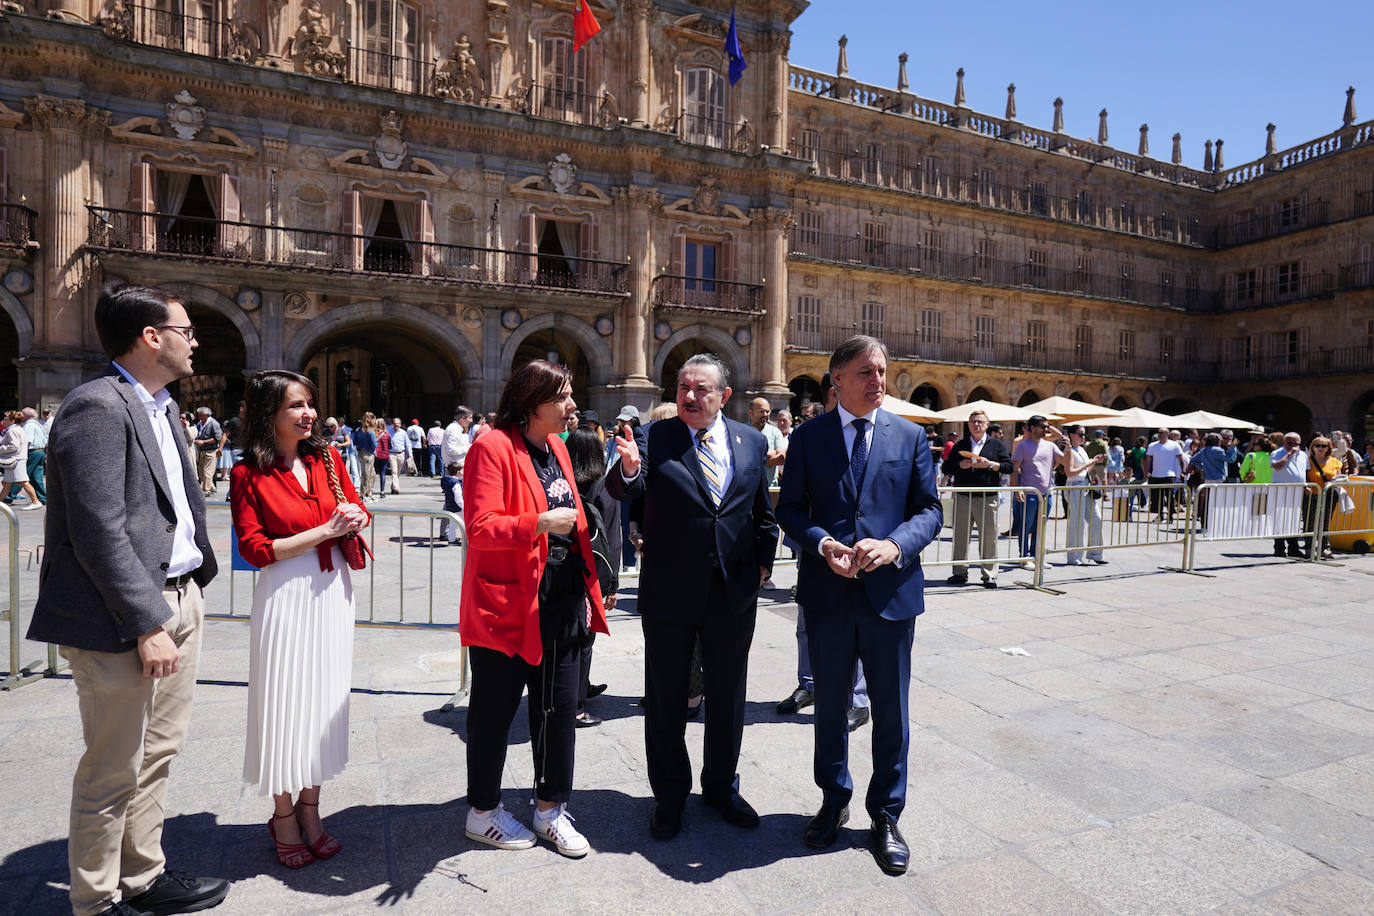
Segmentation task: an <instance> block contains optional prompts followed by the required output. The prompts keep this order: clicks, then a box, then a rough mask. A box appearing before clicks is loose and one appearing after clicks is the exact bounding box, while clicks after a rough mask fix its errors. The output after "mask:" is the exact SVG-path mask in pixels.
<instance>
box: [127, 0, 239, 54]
mask: <svg viewBox="0 0 1374 916" xmlns="http://www.w3.org/2000/svg"><path fill="white" fill-rule="evenodd" d="M177 5H178V6H180V4H177ZM104 23H105V28H106V31H109V32H111V34H115V35H118V36H119V37H124V38H128V39H129V40H130V41H136V42H138V43H139V44H145V45H152V46H154V47H158V48H168V49H170V50H173V51H184V52H186V53H187V54H199V55H202V56H204V57H223V58H228V59H231V60H248V59H250V58H251V57H252V53H253V51H252V49H251V48H250V47H248V44H247V41H246V35H245V34H244V33H243V32H241V31H240V30H239V29H236V28H235V26H234V23H233V22H231V21H229V20H227V19H215V18H211V17H206V16H195V15H190V14H188V13H186V12H183V11H179V10H176V9H163V8H160V7H156V6H146V5H142V4H126V5H125V6H124V8H123V10H119V9H116V10H114V11H112V12H111V13H110V14H107V16H106V17H105V19H104Z"/></svg>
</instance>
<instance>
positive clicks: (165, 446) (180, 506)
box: [113, 363, 205, 579]
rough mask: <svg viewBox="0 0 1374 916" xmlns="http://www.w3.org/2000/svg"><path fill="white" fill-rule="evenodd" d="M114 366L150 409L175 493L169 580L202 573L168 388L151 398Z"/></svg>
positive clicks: (149, 417)
mask: <svg viewBox="0 0 1374 916" xmlns="http://www.w3.org/2000/svg"><path fill="white" fill-rule="evenodd" d="M113 365H114V367H115V368H116V369H118V370H119V374H120V375H122V376H124V378H126V379H128V381H129V384H130V385H132V386H133V389H134V394H136V395H138V399H139V400H140V401H141V402H142V403H143V406H144V408H146V409H147V411H148V422H149V423H151V424H152V426H153V437H154V438H155V439H157V448H158V452H159V454H161V455H162V467H163V469H164V470H166V472H167V486H168V489H170V490H171V497H172V508H173V509H174V510H175V511H176V516H177V530H176V534H175V535H174V536H173V537H172V559H171V560H170V561H169V562H168V563H167V578H169V579H171V578H174V577H176V576H183V575H185V574H186V573H188V572H191V571H192V570H194V569H199V568H200V564H202V563H204V562H205V557H204V555H202V554H201V552H200V548H199V547H197V546H196V520H195V517H194V516H192V515H191V501H190V500H189V499H188V498H187V496H186V477H185V476H184V475H183V474H182V470H181V456H182V451H181V448H180V447H179V446H178V445H177V440H178V438H179V436H180V430H173V429H172V422H171V418H170V417H168V416H167V407H168V405H170V404H171V403H172V396H171V395H170V394H168V393H167V389H166V388H159V389H158V390H157V394H149V393H148V389H146V388H144V387H143V385H141V384H140V383H139V381H138V379H136V378H134V377H133V376H132V375H130V374H129V373H128V371H127V370H126V369H125V368H124V367H123V366H121V365H120V364H119V363H113Z"/></svg>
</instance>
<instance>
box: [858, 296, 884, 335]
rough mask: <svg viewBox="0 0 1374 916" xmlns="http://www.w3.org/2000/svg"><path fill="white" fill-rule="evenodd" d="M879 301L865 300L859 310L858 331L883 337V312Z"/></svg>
mask: <svg viewBox="0 0 1374 916" xmlns="http://www.w3.org/2000/svg"><path fill="white" fill-rule="evenodd" d="M884 311H885V309H884V307H883V304H882V303H881V302H865V303H864V304H863V306H862V307H861V309H860V312H859V333H861V334H867V335H868V336H869V337H876V338H878V339H879V340H882V339H883V313H884Z"/></svg>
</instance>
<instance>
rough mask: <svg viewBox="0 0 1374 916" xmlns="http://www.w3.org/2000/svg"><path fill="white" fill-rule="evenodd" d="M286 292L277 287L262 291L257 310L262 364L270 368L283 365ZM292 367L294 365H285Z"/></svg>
mask: <svg viewBox="0 0 1374 916" xmlns="http://www.w3.org/2000/svg"><path fill="white" fill-rule="evenodd" d="M285 296H286V294H285V293H283V292H282V291H281V290H278V289H265V290H263V291H262V310H261V311H259V312H258V336H259V337H260V339H261V340H262V365H263V367H264V368H272V367H276V366H281V365H285V363H284V359H285V356H284V353H285V341H286V310H285V305H284V300H285ZM287 368H288V369H294V368H295V367H294V366H287Z"/></svg>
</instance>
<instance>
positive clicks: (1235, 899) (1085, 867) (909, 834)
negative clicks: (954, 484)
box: [0, 482, 1374, 916]
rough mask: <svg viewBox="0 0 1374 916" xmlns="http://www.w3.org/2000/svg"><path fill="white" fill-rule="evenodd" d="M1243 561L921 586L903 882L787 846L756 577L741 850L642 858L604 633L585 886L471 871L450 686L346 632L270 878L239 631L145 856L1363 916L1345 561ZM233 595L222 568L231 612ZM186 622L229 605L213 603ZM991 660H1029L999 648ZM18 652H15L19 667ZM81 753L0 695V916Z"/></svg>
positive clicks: (416, 585)
mask: <svg viewBox="0 0 1374 916" xmlns="http://www.w3.org/2000/svg"><path fill="white" fill-rule="evenodd" d="M407 483H408V484H409V487H408V489H410V490H414V491H417V492H416V493H415V494H414V495H411V494H409V493H408V494H407V495H405V496H402V497H399V498H397V497H392V498H389V499H388V500H387V501H386V502H385V503H382V504H381V505H383V506H387V507H391V506H399V505H410V506H423V507H425V508H430V507H433V506H437V505H438V500H437V487H436V486H435V485H432V484H428V483H425V484H419V485H416V484H415V483H414V482H407ZM34 514H37V513H34ZM220 517H221V518H223V516H220ZM35 524H36V523H35V522H32V521H30V520H29V518H25V520H24V526H25V527H24V531H23V533H22V534H21V544H31V543H33V542H34V541H35V540H37V539H38V535H37V533H36V532H37V529H36V527H35ZM423 527H425V526H422V525H420V524H415V525H414V528H413V529H412V527H410V526H408V527H407V529H406V538H407V543H406V544H405V545H404V546H400V547H399V548H397V547H396V546H395V544H394V542H393V543H392V544H384V545H382V546H383V547H384V549H380V550H378V557H379V560H382V561H383V563H382V565H381V566H379V572H378V574H377V579H376V584H375V586H374V587H375V588H376V589H377V611H378V616H379V617H382V616H385V613H384V612H385V611H386V610H387V608H388V607H389V605H388V604H387V601H388V596H394V595H395V594H397V593H398V592H399V591H400V588H401V586H400V583H399V582H395V581H393V578H392V577H393V576H394V572H391V571H390V567H391V558H392V557H394V556H395V555H396V552H395V551H396V550H397V549H399V550H400V551H401V552H402V553H405V554H406V555H407V561H406V562H407V566H406V582H405V589H406V592H407V595H408V600H411V601H412V602H413V605H415V606H419V607H420V608H421V609H422V611H423V610H424V609H425V602H424V599H423V595H422V592H423V590H424V584H425V578H424V576H425V572H426V570H427V563H428V555H429V553H430V549H429V547H428V546H426V544H425V543H421V542H420V541H419V540H418V539H415V538H414V537H413V535H418V534H420V533H421V529H422V528H423ZM383 540H384V541H390V540H391V539H390V538H386V537H384V538H383ZM225 543H227V541H226V542H225ZM225 543H222V544H221V546H225ZM1268 553H1269V545H1268V544H1267V543H1264V542H1246V543H1239V544H1227V545H1219V546H1217V547H1203V548H1200V549H1199V552H1198V558H1197V560H1198V562H1197V565H1198V569H1199V570H1200V571H1203V572H1206V573H1208V574H1209V577H1202V576H1189V575H1184V574H1180V573H1175V572H1166V571H1161V570H1159V569H1158V567H1159V566H1161V565H1169V564H1175V565H1176V564H1177V563H1178V560H1179V554H1180V550H1179V549H1178V548H1159V549H1141V550H1133V551H1115V552H1111V553H1109V554H1108V556H1109V558H1110V560H1111V564H1110V565H1108V566H1105V567H1101V568H1099V569H1094V570H1093V571H1091V572H1085V573H1079V572H1078V571H1076V570H1074V571H1071V570H1067V569H1064V568H1061V567H1055V568H1054V569H1052V570H1051V571H1050V573H1049V575H1048V576H1047V584H1050V585H1053V586H1054V587H1055V588H1057V589H1062V590H1063V592H1064V594H1063V595H1059V596H1055V595H1050V594H1045V593H1040V592H1033V591H1029V590H1026V589H1022V588H1015V587H1011V586H1012V583H1013V582H1015V581H1016V580H1018V579H1026V578H1028V575H1027V574H1026V573H1024V572H1018V571H1014V570H1007V571H1006V573H1005V574H1004V576H1003V580H1002V581H1003V585H1004V587H1003V588H1001V589H999V590H997V591H996V592H990V591H985V590H983V589H981V588H977V587H965V588H962V589H955V588H950V587H947V586H945V585H944V584H943V579H944V576H945V575H946V574H947V571H945V570H939V571H935V572H933V573H932V574H931V579H932V580H933V581H934V582H936V583H938V584H936V585H932V587H931V588H930V589H929V590H928V592H927V608H928V610H927V612H926V614H925V615H924V616H923V617H921V618H920V619H919V620H918V621H917V629H916V644H917V647H916V655H917V657H916V659H915V661H914V665H913V675H914V677H913V683H912V686H911V720H912V742H911V782H910V796H909V802H908V805H907V811H906V814H905V815H904V817H903V818H902V822H901V826H902V829H903V832H904V833H905V835H906V838H907V840H908V842H909V843H910V845H911V853H912V856H911V863H912V864H911V872H910V873H909V874H908V875H907V876H905V877H903V878H888V877H885V876H883V875H882V874H881V873H880V872H879V871H878V868H877V866H876V865H875V864H874V861H873V858H872V856H871V855H870V854H869V853H868V852H867V850H866V849H865V841H866V831H867V827H868V819H867V816H866V815H865V814H864V813H863V812H862V811H861V810H859V808H858V807H856V808H855V812H854V818H853V820H852V821H851V823H850V825H849V829H848V830H847V832H846V833H845V835H844V837H843V839H842V840H841V842H840V843H839V844H837V846H836V847H835V848H833V849H831V850H828V851H825V852H815V851H812V850H809V849H807V848H806V847H805V846H804V845H803V844H802V842H801V831H802V828H803V826H804V825H805V823H806V820H807V818H808V817H809V815H810V814H811V813H813V812H814V811H815V809H816V807H817V805H818V804H819V801H820V799H819V794H818V791H817V790H816V789H815V788H814V786H813V784H812V781H811V766H810V754H811V728H810V721H811V719H810V710H806V711H804V712H803V713H802V714H800V715H798V716H796V717H793V718H790V719H782V718H780V717H778V716H777V715H776V714H775V712H774V709H773V706H774V704H775V703H776V702H777V701H778V700H779V699H781V698H783V697H784V696H786V695H787V694H788V692H789V691H790V690H791V689H792V687H793V686H794V684H795V654H796V652H795V643H794V639H793V626H794V621H795V618H796V607H795V605H793V604H790V603H788V601H787V598H788V592H787V589H786V587H787V586H789V585H791V584H792V581H793V573H792V570H791V569H790V568H783V567H780V568H779V572H778V574H777V575H775V580H776V581H777V584H778V585H779V586H780V588H779V590H777V591H773V592H770V593H769V594H768V597H767V600H765V601H763V602H762V603H761V606H760V610H759V618H758V628H757V635H756V636H755V639H754V649H753V656H752V661H751V670H750V680H749V707H748V712H747V717H748V722H749V725H748V726H747V727H746V729H745V733H744V754H743V759H742V761H741V767H740V769H741V773H740V777H741V789H742V792H743V794H744V796H745V797H746V798H747V799H748V800H749V801H750V802H752V803H753V805H754V806H755V807H756V808H758V810H759V813H760V814H761V815H762V821H763V822H762V825H761V826H760V828H759V829H758V830H756V831H741V830H738V829H736V828H733V827H730V826H728V825H726V824H725V823H724V822H723V821H722V820H721V819H720V818H719V817H718V816H717V815H716V814H715V813H714V812H712V811H710V810H708V809H706V808H704V807H703V806H701V805H700V804H699V803H697V802H695V801H693V802H691V803H689V805H688V809H687V815H686V828H685V829H684V831H683V833H682V834H681V835H680V836H679V837H678V838H677V839H676V840H674V841H671V842H668V843H659V842H656V841H654V840H652V839H650V837H649V833H648V825H647V822H648V815H649V808H650V800H649V789H648V783H647V780H646V777H645V772H644V748H643V728H642V723H641V721H640V713H639V709H638V708H637V706H636V705H635V703H636V700H637V697H638V696H639V694H640V692H641V689H642V665H641V648H642V646H641V639H640V635H639V627H638V622H637V620H636V619H635V617H634V615H633V614H632V613H630V612H629V611H628V609H622V610H619V611H617V612H616V613H615V614H613V615H612V621H611V630H612V633H611V635H610V637H608V638H607V637H603V638H601V639H599V640H598V642H597V648H596V653H597V654H596V661H595V663H594V665H593V680H594V681H606V682H608V683H609V684H610V689H609V690H608V691H607V693H606V695H604V696H602V697H601V698H599V699H596V700H593V701H592V704H591V705H592V708H593V710H594V711H595V712H596V713H597V714H598V715H600V716H603V717H604V718H605V719H606V721H605V724H604V725H602V726H601V727H599V728H595V729H588V730H583V731H580V732H579V733H578V751H579V755H578V775H577V780H576V785H577V789H576V791H575V793H574V797H573V802H572V805H571V806H570V810H571V811H572V813H573V814H574V815H575V816H576V817H577V824H578V827H579V828H580V829H581V830H582V831H583V832H584V833H585V834H586V836H587V837H588V839H589V840H590V841H591V844H592V847H593V852H592V854H591V855H590V856H589V857H588V858H586V859H585V860H582V861H569V860H565V859H562V858H560V857H559V856H558V855H557V854H555V853H553V852H552V851H550V849H549V848H547V847H546V846H541V847H539V848H536V849H533V850H529V851H524V852H501V851H497V850H493V849H487V848H477V847H475V845H474V844H473V843H471V842H469V841H468V840H466V839H465V838H464V837H463V818H464V816H465V814H466V811H467V806H466V804H465V803H464V801H463V793H464V776H463V773H464V764H463V739H462V736H463V734H464V713H463V711H462V709H461V707H460V708H459V709H458V710H457V711H455V712H452V713H443V712H439V711H438V710H439V707H440V706H441V705H442V704H443V703H444V702H445V700H446V699H447V698H448V697H449V695H450V694H451V693H452V692H453V691H454V689H455V687H456V686H457V679H458V658H459V653H458V643H457V638H456V636H455V635H453V634H452V633H451V632H448V631H421V632H417V631H402V630H396V629H360V630H359V631H358V634H357V657H356V662H355V667H354V672H355V673H354V693H353V703H352V745H351V747H352V761H351V763H350V765H349V767H348V769H347V771H346V772H345V773H344V774H343V776H342V777H340V778H339V779H338V780H336V781H335V782H333V783H330V784H329V785H328V786H327V787H326V788H325V791H324V808H325V811H326V812H327V814H326V825H327V826H328V827H329V829H330V830H331V831H332V832H333V833H334V834H335V835H336V836H337V837H338V838H339V839H340V841H341V842H342V843H343V845H344V852H343V854H342V855H340V856H339V857H338V858H335V859H333V860H330V861H328V862H318V863H316V864H314V865H311V866H309V867H308V868H306V869H304V870H302V871H299V872H289V871H287V870H286V869H284V868H282V867H281V866H279V865H278V864H277V863H276V861H275V859H274V858H273V856H272V852H271V845H270V841H269V839H268V835H267V830H266V827H265V823H266V820H267V816H268V813H269V808H270V803H269V802H267V801H266V800H263V799H260V798H257V797H255V796H254V795H252V794H250V793H249V792H248V791H247V790H246V789H245V787H244V786H243V785H242V783H241V782H240V780H239V771H240V766H241V759H242V752H243V730H244V724H243V723H244V718H245V699H246V690H245V686H244V678H245V675H246V672H247V646H248V627H247V626H246V625H244V624H243V623H237V622H215V623H212V624H210V625H209V629H208V631H207V635H206V648H205V652H204V655H203V657H202V661H201V668H200V676H199V680H200V685H199V687H198V693H197V702H196V712H195V718H194V720H193V723H192V730H191V738H190V741H189V744H188V745H187V748H186V751H185V753H184V754H183V755H182V756H181V758H180V759H179V760H178V762H177V763H176V764H175V766H174V770H173V776H172V781H171V792H170V797H169V799H168V803H169V810H168V811H167V830H166V845H167V848H168V850H169V852H170V854H171V860H172V864H173V865H174V867H180V868H184V869H187V870H191V871H198V872H203V873H206V874H217V875H223V876H225V877H228V878H229V879H231V880H232V881H233V882H234V886H233V889H232V891H231V893H230V896H229V898H228V900H227V901H226V902H225V903H224V905H222V906H221V907H220V908H219V909H217V910H216V911H215V912H216V913H217V914H218V913H223V914H226V916H228V914H252V916H259V914H264V913H268V914H276V913H299V914H306V913H368V912H375V911H378V910H382V911H387V912H397V913H462V912H483V913H487V912H544V913H563V912H582V913H623V912H656V913H657V912H684V913H698V912H731V913H739V912H777V911H793V912H807V913H810V912H843V913H854V912H875V911H881V910H884V909H887V910H891V911H893V912H898V913H903V914H906V913H942V914H989V913H1031V914H1036V916H1048V914H1059V913H1075V914H1077V913H1084V914H1087V913H1160V914H1188V913H1204V912H1206V913H1226V914H1235V916H1239V914H1245V916H1251V914H1263V913H1312V914H1323V916H1325V914H1337V913H1349V914H1368V913H1370V912H1374V618H1371V614H1370V602H1369V600H1368V595H1369V593H1370V586H1371V584H1374V583H1371V579H1370V576H1374V558H1368V557H1353V558H1347V559H1346V561H1345V562H1344V565H1323V566H1316V565H1312V564H1302V563H1293V562H1289V561H1283V560H1274V559H1272V558H1270V557H1268V556H1267V554H1268ZM434 558H435V566H436V569H437V570H438V571H439V575H440V581H441V582H442V583H452V582H455V581H456V571H455V570H454V569H453V567H454V565H455V564H456V561H457V558H458V551H457V550H450V549H447V548H445V549H440V550H438V551H436V552H435V553H434ZM24 559H25V558H24V557H23V556H22V555H21V560H20V564H21V567H22V566H23V563H24ZM22 572H23V590H24V592H23V594H24V599H23V600H22V601H21V604H23V605H31V604H32V600H33V589H34V588H35V587H36V564H35V566H34V568H33V569H26V570H22ZM630 584H631V585H633V580H630ZM249 585H250V583H249V579H248V574H245V573H240V574H239V575H238V578H237V582H236V599H235V604H236V606H237V607H238V608H239V609H240V610H241V611H242V610H244V609H246V606H247V594H248V590H249ZM442 587H444V588H448V587H450V586H448V585H444V586H442ZM415 595H421V597H420V598H419V599H416V598H415V597H414V596H415ZM625 595H626V597H627V598H629V597H632V595H633V589H632V588H631V589H629V590H627V591H626V592H625ZM209 597H210V601H211V605H212V608H219V609H227V607H228V588H227V584H226V583H225V582H223V581H220V582H217V583H216V585H215V587H214V589H212V592H211V594H210V596H209ZM391 604H394V600H393V601H391ZM626 604H627V605H630V606H631V607H632V602H629V601H627V602H626ZM455 605H456V597H454V596H449V597H443V596H441V597H440V600H439V601H438V602H437V603H436V612H435V616H436V619H439V620H452V619H453V614H454V611H453V607H454V606H455ZM407 616H408V617H412V619H413V614H412V612H411V611H409V610H408V612H407ZM1012 647H1019V648H1020V649H1022V650H1024V652H1025V653H1027V654H1025V655H1021V654H1008V653H1006V652H1005V651H1003V650H1005V649H1008V648H1012ZM40 655H41V647H39V646H36V645H33V644H27V645H25V647H24V661H26V662H27V661H29V660H31V659H33V658H37V657H39V656H40ZM524 721H525V720H524V714H523V712H522V713H521V714H520V715H518V716H517V719H516V724H515V727H514V729H513V734H512V740H513V742H514V744H513V746H512V748H511V753H510V757H509V761H508V765H507V773H508V775H507V778H506V786H507V792H506V796H505V802H506V805H507V807H508V808H511V809H513V810H515V811H516V812H517V813H519V814H520V815H521V816H522V817H524V818H526V819H528V810H529V808H528V805H527V804H526V801H525V799H526V797H527V796H526V794H525V793H522V791H521V790H520V788H519V787H520V786H524V785H528V783H529V780H530V775H531V765H530V760H529V741H528V736H527V734H526V729H525V725H524ZM701 734H702V726H701V725H700V724H699V723H697V724H691V725H689V726H688V735H689V741H690V742H692V744H693V755H694V758H693V759H694V760H695V761H696V762H697V763H698V765H699V763H700V742H701ZM870 737H871V727H865V728H863V729H861V730H860V731H858V732H856V733H855V735H854V740H853V751H854V754H853V756H854V772H855V777H856V784H857V785H858V786H859V787H860V788H859V796H860V797H861V795H862V787H863V786H864V785H865V784H866V779H867V768H866V762H865V761H866V757H867V754H868V750H869V741H870ZM80 750H81V737H80V729H79V721H78V718H77V715H76V701H75V697H74V691H73V689H72V683H71V681H70V680H69V679H66V678H63V677H58V678H50V679H47V680H43V681H40V682H37V683H32V684H29V685H27V686H24V687H22V688H20V689H18V690H16V691H13V692H10V693H5V694H0V767H3V778H0V810H3V811H4V815H3V823H4V829H3V832H0V887H3V888H4V889H5V894H4V895H3V898H0V912H15V913H25V914H43V913H60V912H64V911H65V902H66V901H65V892H66V888H65V881H66V858H65V856H66V847H65V835H66V821H67V813H66V808H67V801H68V793H69V789H70V779H71V775H72V773H73V771H74V769H75V765H76V760H77V757H78V755H79V753H80Z"/></svg>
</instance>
